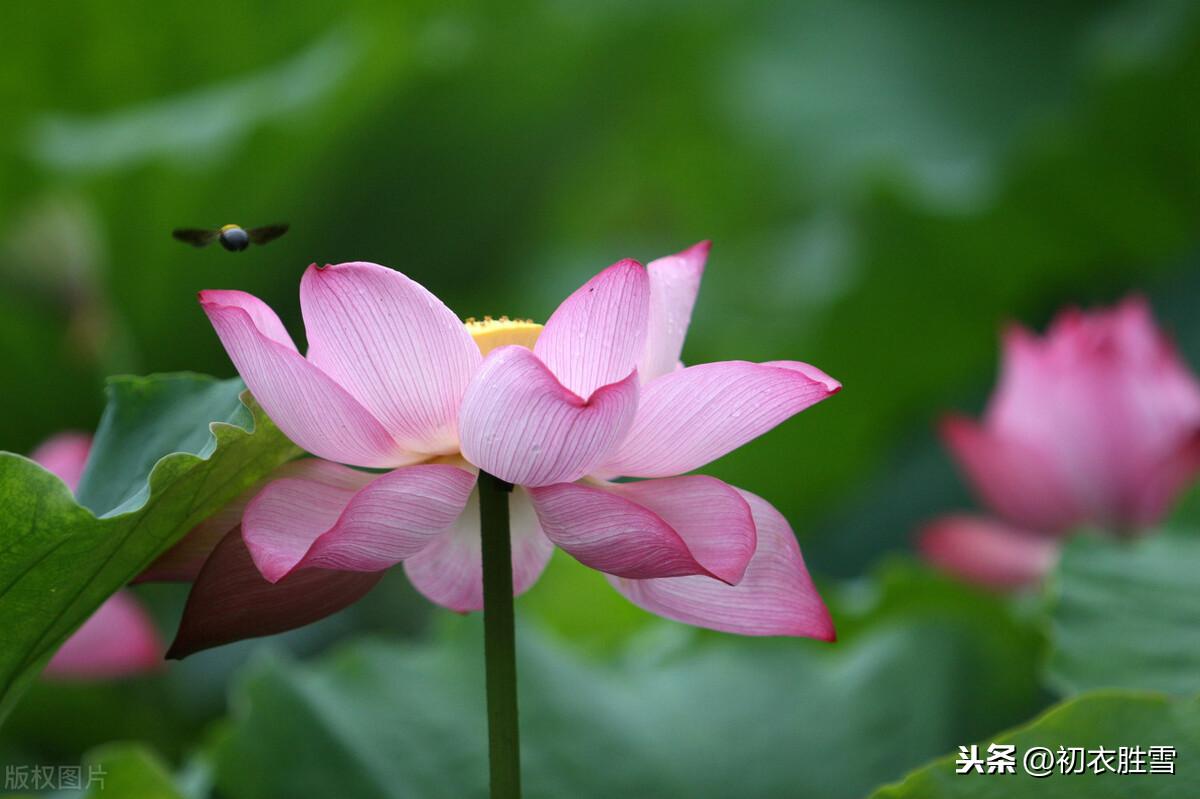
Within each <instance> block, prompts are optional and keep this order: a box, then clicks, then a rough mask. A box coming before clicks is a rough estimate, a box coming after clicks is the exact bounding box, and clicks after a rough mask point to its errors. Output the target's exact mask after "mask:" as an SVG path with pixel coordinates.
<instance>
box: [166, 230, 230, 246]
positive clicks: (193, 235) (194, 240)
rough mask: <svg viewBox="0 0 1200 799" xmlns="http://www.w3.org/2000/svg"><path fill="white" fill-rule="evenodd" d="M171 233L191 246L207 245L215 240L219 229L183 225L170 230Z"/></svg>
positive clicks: (219, 233)
mask: <svg viewBox="0 0 1200 799" xmlns="http://www.w3.org/2000/svg"><path fill="white" fill-rule="evenodd" d="M171 235H172V236H174V237H175V238H176V239H178V240H179V241H182V242H185V243H187V244H190V245H192V246H193V247H207V246H208V245H210V244H212V243H213V242H214V241H216V240H217V237H218V236H220V235H221V231H219V230H212V229H211V228H194V227H183V228H177V229H175V230H173V231H171Z"/></svg>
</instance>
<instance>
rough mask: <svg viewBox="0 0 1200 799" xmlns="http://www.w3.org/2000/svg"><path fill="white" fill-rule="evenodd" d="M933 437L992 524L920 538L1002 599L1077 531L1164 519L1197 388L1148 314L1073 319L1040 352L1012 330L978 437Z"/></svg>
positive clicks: (966, 425)
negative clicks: (1002, 590)
mask: <svg viewBox="0 0 1200 799" xmlns="http://www.w3.org/2000/svg"><path fill="white" fill-rule="evenodd" d="M941 430H942V437H943V439H944V440H945V442H946V444H947V446H948V447H949V448H950V450H951V452H952V453H953V454H954V456H955V458H956V459H957V461H958V463H959V466H960V468H961V469H962V471H963V473H964V474H965V475H966V477H967V479H968V480H969V481H970V483H971V484H972V486H973V487H974V489H975V491H976V493H977V494H978V496H979V498H980V500H981V501H982V502H983V503H984V505H986V506H987V507H988V508H989V509H990V510H991V511H992V512H993V513H994V514H995V515H996V516H997V517H998V520H989V519H975V518H971V517H964V516H950V517H946V518H944V519H941V520H938V521H937V522H935V523H933V524H932V525H930V526H929V527H928V528H926V529H925V530H924V531H923V532H922V534H921V538H920V547H921V549H922V551H923V552H924V553H925V555H926V557H928V558H929V559H930V560H931V561H933V562H934V563H937V564H939V565H941V566H943V567H945V568H947V569H949V570H950V571H953V572H956V573H958V574H960V575H962V576H964V577H967V578H968V579H971V580H974V581H977V582H981V583H989V584H994V585H1000V586H1012V585H1021V584H1026V583H1030V582H1034V581H1036V580H1037V579H1039V578H1040V577H1041V575H1042V574H1044V573H1045V571H1046V569H1048V568H1049V567H1050V565H1051V564H1052V563H1053V560H1054V553H1055V550H1056V548H1057V544H1056V542H1057V541H1058V540H1060V539H1061V537H1062V536H1063V535H1065V534H1067V533H1069V532H1070V531H1071V530H1072V529H1073V528H1074V527H1076V526H1078V525H1083V524H1090V525H1094V526H1098V527H1100V528H1102V529H1105V530H1108V531H1109V532H1111V533H1112V534H1114V535H1127V534H1135V533H1137V532H1138V531H1140V530H1144V529H1145V528H1147V527H1149V526H1152V525H1153V524H1155V523H1156V522H1158V521H1159V520H1161V519H1162V517H1163V515H1164V514H1165V513H1166V512H1167V510H1168V509H1169V507H1170V504H1171V502H1172V500H1173V499H1174V498H1175V496H1176V495H1177V494H1178V493H1179V491H1180V490H1181V489H1183V488H1185V487H1186V486H1187V485H1188V484H1189V483H1190V482H1191V481H1192V480H1193V479H1194V478H1195V476H1196V474H1197V472H1198V471H1200V383H1198V382H1197V380H1196V377H1195V375H1194V374H1193V373H1192V372H1191V371H1190V370H1189V369H1188V368H1187V366H1186V365H1185V364H1184V362H1183V361H1182V360H1181V359H1180V358H1179V356H1178V354H1177V353H1176V352H1175V349H1174V347H1173V346H1172V344H1171V343H1170V341H1168V339H1167V338H1166V337H1165V336H1163V335H1162V333H1160V332H1159V330H1158V329H1157V328H1156V327H1155V324H1154V320H1153V318H1152V317H1151V314H1150V309H1149V307H1148V306H1147V304H1146V303H1145V301H1144V300H1142V299H1140V298H1131V299H1128V300H1126V301H1125V302H1123V303H1121V304H1120V305H1118V306H1117V307H1115V308H1112V309H1108V310H1103V311H1095V312H1092V313H1082V312H1079V311H1075V310H1069V311H1065V312H1064V313H1062V314H1061V315H1060V316H1059V317H1058V318H1057V319H1056V320H1055V321H1054V323H1053V324H1052V325H1051V327H1050V329H1049V331H1048V332H1047V334H1046V335H1045V337H1044V338H1040V339H1039V338H1037V337H1036V336H1034V335H1033V334H1032V333H1029V332H1028V331H1026V330H1024V329H1022V328H1017V327H1014V328H1012V329H1011V330H1009V331H1008V332H1007V333H1006V335H1005V338H1004V366H1003V371H1002V374H1001V377H1000V384H999V386H998V388H997V390H996V393H995V394H994V395H993V397H992V400H991V402H990V403H989V405H988V408H987V412H986V413H985V415H984V419H983V422H982V423H976V422H974V421H972V420H970V419H966V418H962V417H951V418H949V419H947V420H946V421H945V422H944V423H943V424H942V428H941Z"/></svg>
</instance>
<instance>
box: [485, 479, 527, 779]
mask: <svg viewBox="0 0 1200 799" xmlns="http://www.w3.org/2000/svg"><path fill="white" fill-rule="evenodd" d="M512 488H513V487H512V485H511V484H510V483H506V482H504V481H503V480H501V479H499V478H498V477H493V476H492V475H490V474H488V473H487V472H482V471H481V472H480V473H479V526H480V534H481V536H482V538H483V651H484V660H485V661H486V664H487V714H488V763H489V766H490V770H491V789H492V792H491V795H492V799H519V797H520V796H521V745H520V743H521V742H520V733H519V730H518V724H517V647H516V638H515V632H514V624H513V577H512V543H511V541H510V537H509V528H508V495H509V494H510V493H511V492H512Z"/></svg>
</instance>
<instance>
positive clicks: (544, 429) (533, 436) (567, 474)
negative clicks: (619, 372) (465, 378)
mask: <svg viewBox="0 0 1200 799" xmlns="http://www.w3.org/2000/svg"><path fill="white" fill-rule="evenodd" d="M539 341H540V339H539ZM637 394H638V385H637V375H636V373H628V374H626V375H625V376H624V379H622V380H620V381H619V382H617V383H613V384H611V385H606V386H602V387H600V388H599V389H597V390H596V391H595V392H593V393H592V395H591V396H590V397H589V398H588V399H587V400H586V401H584V400H583V399H581V398H580V397H579V396H578V395H576V394H574V393H572V392H571V391H570V390H568V389H567V388H566V387H564V386H563V385H562V384H561V383H560V382H559V381H558V380H557V379H556V378H555V376H554V375H553V374H552V373H551V372H550V370H549V369H548V368H547V367H546V365H545V364H543V363H542V362H541V361H540V360H539V359H538V357H537V356H536V355H534V354H533V353H532V352H530V351H529V350H527V349H525V348H524V347H517V346H508V347H500V348H498V349H496V350H493V351H492V352H491V353H490V354H489V355H488V357H487V358H486V359H485V360H484V362H483V366H482V367H481V368H480V369H479V372H478V373H477V374H476V375H475V379H474V380H472V381H471V385H470V386H469V387H468V388H467V395H466V397H465V398H464V399H463V407H462V412H461V416H460V419H459V433H460V436H461V439H462V452H463V456H464V457H465V458H466V459H467V460H468V461H470V462H471V463H473V464H474V465H476V466H478V467H479V468H480V469H483V470H484V471H487V472H489V473H491V474H494V475H496V476H497V477H499V478H500V479H502V480H507V481H508V482H510V483H513V484H516V485H525V486H540V485H549V484H552V483H561V482H571V481H573V480H578V479H579V478H580V477H582V476H583V475H585V474H587V473H588V472H590V471H591V470H592V469H593V468H594V467H595V466H596V465H597V464H598V463H599V462H600V461H601V460H602V459H603V458H605V456H607V455H608V454H609V452H610V451H611V450H612V449H613V448H614V447H615V446H616V445H617V443H618V442H619V441H620V440H621V439H622V438H623V437H624V436H625V433H626V431H627V430H628V429H629V425H630V424H631V423H632V421H633V418H634V412H635V410H636V408H637Z"/></svg>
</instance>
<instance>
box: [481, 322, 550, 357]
mask: <svg viewBox="0 0 1200 799" xmlns="http://www.w3.org/2000/svg"><path fill="white" fill-rule="evenodd" d="M465 324H466V326H467V332H468V333H470V334H471V338H473V339H475V343H476V344H477V345H479V351H480V352H482V353H483V354H484V355H487V354H488V353H489V352H491V351H492V350H494V349H496V348H497V347H503V346H504V345H505V344H519V345H520V346H522V347H526V348H528V349H533V344H534V342H536V341H537V337H538V335H539V334H540V333H541V332H542V326H541V325H539V324H538V323H537V322H534V321H533V320H532V319H509V318H508V317H507V316H501V317H500V318H499V319H493V318H492V317H490V316H485V317H483V321H482V322H481V321H479V320H478V319H475V318H474V317H471V318H470V319H468V320H467V321H466V322H465Z"/></svg>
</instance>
